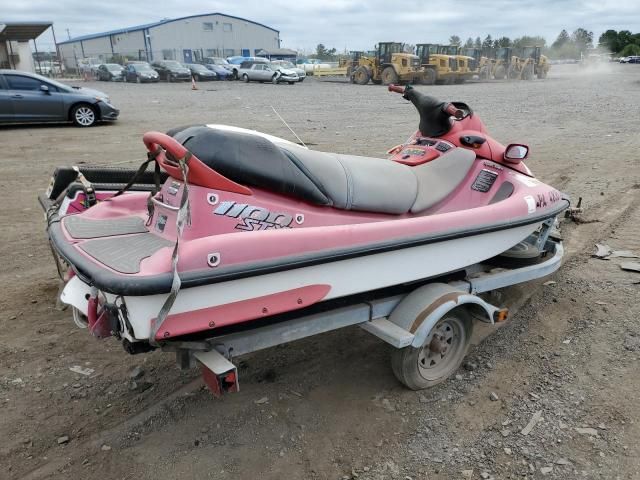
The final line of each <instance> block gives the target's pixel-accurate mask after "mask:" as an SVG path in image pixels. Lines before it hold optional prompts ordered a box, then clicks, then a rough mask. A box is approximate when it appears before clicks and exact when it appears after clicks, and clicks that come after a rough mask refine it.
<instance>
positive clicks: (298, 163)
mask: <svg viewBox="0 0 640 480" xmlns="http://www.w3.org/2000/svg"><path fill="white" fill-rule="evenodd" d="M280 150H282V151H283V152H284V154H285V155H286V156H287V158H288V159H289V160H290V161H291V163H292V164H293V165H294V166H295V167H296V168H297V169H298V170H300V172H302V174H303V175H305V176H306V177H307V178H308V179H309V180H311V183H313V184H314V185H315V187H316V188H317V189H318V190H320V192H321V193H322V194H323V195H324V196H325V198H326V199H327V203H328V204H329V205H333V200H332V199H331V198H330V197H329V194H328V193H327V189H326V188H325V186H324V185H323V184H322V181H321V180H319V179H318V178H316V177H315V176H314V175H313V174H312V173H311V172H310V171H309V169H308V168H307V167H306V166H305V165H304V164H303V163H302V162H301V161H300V159H299V158H298V157H296V156H295V154H294V153H293V152H290V151H289V150H287V149H286V148H283V147H280Z"/></svg>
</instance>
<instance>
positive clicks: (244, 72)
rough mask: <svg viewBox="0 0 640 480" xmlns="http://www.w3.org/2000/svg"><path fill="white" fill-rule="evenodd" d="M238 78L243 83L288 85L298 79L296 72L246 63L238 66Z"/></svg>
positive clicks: (256, 63)
mask: <svg viewBox="0 0 640 480" xmlns="http://www.w3.org/2000/svg"><path fill="white" fill-rule="evenodd" d="M238 78H240V79H242V81H243V82H245V83H248V82H251V81H254V82H261V83H263V82H271V83H274V84H276V83H281V82H287V83H288V84H289V85H293V84H294V83H296V82H297V81H298V80H299V78H298V75H297V74H296V72H294V71H292V70H287V69H282V68H281V69H278V68H274V67H272V66H271V64H270V63H265V62H256V61H247V62H242V63H241V64H240V68H238Z"/></svg>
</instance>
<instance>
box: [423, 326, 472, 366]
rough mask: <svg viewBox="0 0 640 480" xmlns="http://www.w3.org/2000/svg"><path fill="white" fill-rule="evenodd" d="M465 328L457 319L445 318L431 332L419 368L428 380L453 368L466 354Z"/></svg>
mask: <svg viewBox="0 0 640 480" xmlns="http://www.w3.org/2000/svg"><path fill="white" fill-rule="evenodd" d="M465 341H466V340H465V334H464V326H463V324H462V323H461V322H460V321H459V320H458V319H457V318H443V319H442V320H440V321H439V322H438V323H437V324H436V325H435V326H434V327H433V329H432V330H431V333H430V334H429V337H427V340H426V342H425V343H424V346H423V347H422V351H421V352H420V355H419V356H418V368H419V370H420V371H421V372H422V375H424V376H425V377H426V378H430V377H432V376H437V375H440V374H442V373H443V372H445V371H447V370H449V369H450V368H452V365H453V364H454V363H457V362H458V360H459V359H458V357H459V356H460V355H461V354H464V346H465Z"/></svg>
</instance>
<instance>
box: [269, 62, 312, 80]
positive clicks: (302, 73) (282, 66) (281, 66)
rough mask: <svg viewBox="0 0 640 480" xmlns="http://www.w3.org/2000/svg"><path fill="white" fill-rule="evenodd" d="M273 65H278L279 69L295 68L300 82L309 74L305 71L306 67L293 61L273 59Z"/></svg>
mask: <svg viewBox="0 0 640 480" xmlns="http://www.w3.org/2000/svg"><path fill="white" fill-rule="evenodd" d="M271 65H272V66H275V67H277V68H278V70H282V69H285V70H293V71H294V72H295V73H296V75H298V81H299V82H302V81H304V79H305V78H307V74H306V73H305V71H304V69H302V68H298V67H296V66H295V65H294V64H293V63H291V62H289V61H287V60H273V61H272V62H271Z"/></svg>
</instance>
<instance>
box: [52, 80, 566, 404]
mask: <svg viewBox="0 0 640 480" xmlns="http://www.w3.org/2000/svg"><path fill="white" fill-rule="evenodd" d="M389 89H390V90H392V91H396V92H399V93H402V94H403V96H404V98H406V99H408V100H410V101H411V102H412V103H413V104H414V105H415V107H416V109H417V110H418V112H419V114H420V124H419V130H418V131H417V132H416V133H415V134H414V135H412V136H411V137H410V138H409V140H408V141H407V142H405V143H403V144H401V145H398V146H397V147H395V148H393V149H391V150H390V151H389V153H390V157H389V158H370V157H363V156H356V155H344V154H337V153H330V152H320V151H314V150H309V149H307V148H306V147H304V146H300V145H298V144H295V143H292V142H289V141H287V140H284V139H279V138H276V137H272V136H269V135H266V134H262V133H259V132H254V131H250V130H245V129H241V128H237V127H225V126H216V125H209V126H190V127H184V128H179V129H175V130H173V131H170V132H168V134H163V133H159V132H148V133H146V134H145V135H144V137H143V141H144V144H145V146H146V148H147V150H148V160H147V162H145V163H144V164H143V166H142V167H141V168H140V169H139V170H138V171H137V172H135V173H134V172H128V173H127V172H122V171H117V170H109V169H107V170H105V169H102V170H95V169H94V170H92V169H84V170H81V169H77V168H74V169H59V171H58V172H57V174H56V175H55V177H54V179H53V180H52V184H51V187H50V190H49V192H48V195H46V196H44V197H43V198H42V199H41V203H42V204H43V206H44V207H45V209H46V211H47V218H48V229H47V231H48V235H49V239H50V242H51V245H52V248H53V251H54V253H55V257H56V261H57V265H58V268H59V272H60V274H61V276H62V278H63V279H64V282H65V285H64V288H63V290H62V293H61V296H60V300H61V301H62V302H63V303H64V304H67V305H69V306H71V307H72V310H73V313H74V319H75V320H76V323H78V324H79V325H80V326H86V327H88V328H89V330H90V331H91V332H92V334H93V335H95V336H97V337H107V336H111V335H113V336H116V337H117V338H118V339H121V340H122V341H123V344H124V346H125V349H126V350H127V351H129V352H130V353H140V352H145V351H149V350H151V349H154V348H164V349H168V350H175V351H178V352H179V355H182V357H180V358H182V361H181V362H182V364H183V365H187V364H191V363H193V359H194V358H196V359H198V360H199V361H200V362H201V363H202V364H203V365H205V366H208V368H209V370H207V371H209V372H214V373H213V374H211V375H210V378H209V380H211V381H210V382H208V383H209V384H210V386H211V387H212V389H213V390H214V391H218V392H220V391H225V390H233V389H237V374H236V372H235V370H234V368H232V365H231V366H229V365H230V364H225V363H224V362H227V363H229V362H228V361H229V360H230V359H231V357H232V356H237V355H240V354H242V353H246V352H248V351H253V350H255V349H257V348H264V347H265V346H270V345H275V344H277V343H282V342H283V341H289V340H292V339H295V338H302V336H307V335H310V334H315V333H321V332H323V331H327V330H330V329H333V328H339V327H340V326H345V325H348V324H362V326H363V327H364V328H367V329H368V330H369V331H371V332H372V333H375V334H377V335H378V336H379V337H380V338H383V339H385V340H386V341H388V342H389V343H392V344H393V345H394V346H396V347H398V349H399V351H400V352H405V353H403V354H402V359H399V360H396V361H395V363H394V371H396V374H397V375H398V377H399V378H400V379H401V380H402V381H403V383H405V384H406V385H407V386H409V387H411V388H423V387H425V386H429V385H432V384H434V383H437V382H438V381H441V380H442V379H444V378H446V377H447V376H448V375H449V374H450V373H451V372H452V371H454V370H455V368H457V366H458V365H459V363H460V362H461V361H462V358H463V357H464V353H465V352H466V345H467V343H468V337H469V336H470V326H469V325H470V323H471V322H472V320H471V315H470V314H469V312H467V313H464V312H463V313H459V316H462V317H463V318H462V320H461V319H460V318H458V319H457V323H456V322H455V321H454V322H453V323H446V322H445V323H444V324H443V323H442V321H444V320H446V319H447V318H449V319H451V318H454V320H455V316H454V317H451V316H449V317H447V316H446V315H445V314H446V313H447V312H452V311H457V312H462V311H463V310H464V308H461V306H464V305H465V304H472V305H473V306H474V308H476V307H477V308H479V309H480V311H481V312H483V313H484V317H485V319H484V320H483V321H487V322H490V323H493V322H495V321H499V320H503V319H504V317H505V316H506V313H505V312H506V310H505V309H502V308H498V307H495V306H493V305H490V304H488V303H486V302H485V301H484V300H482V299H481V298H480V297H478V296H477V295H475V294H476V293H479V292H481V291H486V290H489V289H491V288H499V287H501V286H505V285H507V284H512V283H517V282H519V281H525V280H529V279H531V278H536V277H539V276H542V275H546V274H548V273H550V272H551V271H553V270H554V269H555V268H557V267H558V265H559V258H560V257H561V254H562V252H561V249H558V248H557V246H558V245H555V246H554V245H551V244H550V243H549V242H551V240H550V239H549V233H550V230H551V229H552V227H553V221H554V219H555V217H556V216H557V215H558V214H559V213H561V212H562V211H563V210H565V209H566V208H567V207H568V206H569V201H568V199H567V198H566V196H564V195H563V194H562V193H560V192H558V191H557V190H556V189H554V188H553V187H550V186H548V185H546V184H544V183H542V182H541V181H539V180H537V179H536V178H535V177H534V176H533V174H532V173H531V172H530V170H529V169H528V168H527V167H526V166H525V164H524V163H523V160H525V159H526V158H527V156H528V151H529V149H528V147H527V146H526V145H523V144H511V145H509V146H507V147H505V146H503V145H501V144H500V143H498V142H497V141H496V140H494V139H492V138H491V137H490V136H489V135H488V134H487V132H486V129H485V127H484V125H483V123H482V121H481V120H480V118H479V117H478V116H477V115H476V114H475V113H474V112H473V111H472V110H471V109H470V108H469V107H468V106H467V105H466V104H462V103H453V104H449V103H442V102H439V101H437V100H436V99H434V98H433V97H429V96H426V95H424V94H422V93H421V92H419V91H418V90H415V89H413V88H412V87H411V86H407V87H397V86H391V87H390V88H389ZM148 165H154V169H153V170H154V171H147V170H146V167H147V166H148ZM550 245H551V247H550ZM514 251H515V254H516V255H515V256H517V254H518V252H521V251H525V252H529V253H531V252H533V254H530V255H528V257H527V255H525V257H527V258H528V260H529V261H528V262H527V263H529V264H531V265H528V266H523V265H519V267H520V268H518V269H516V271H517V272H520V273H519V276H518V277H517V278H515V277H509V280H505V278H506V277H505V276H504V273H505V272H504V269H502V274H503V275H502V277H499V280H498V281H494V282H493V283H491V282H489V283H487V279H489V280H490V279H491V278H494V277H491V276H487V275H484V276H482V275H479V274H478V273H479V272H480V271H481V270H483V269H484V270H486V272H489V271H491V272H496V270H495V268H494V267H495V263H492V262H493V261H494V260H496V259H500V258H505V257H508V254H509V252H514ZM549 252H551V253H552V254H554V255H552V256H548V258H547V259H549V258H550V259H552V260H553V261H552V262H551V263H549V262H546V263H545V261H544V259H545V256H547V253H549ZM558 255H559V256H558ZM479 265H482V266H483V267H482V268H480V267H478V266H479ZM486 265H490V266H489V267H485V266H486ZM536 265H537V266H536ZM545 265H546V266H545ZM523 269H524V270H523ZM486 272H485V273H486ZM522 272H527V273H525V274H523V273H522ZM472 278H475V279H476V280H473V281H475V282H476V283H475V284H474V283H473V281H472V280H471V279H472ZM496 278H497V277H496ZM480 279H482V280H480ZM481 281H482V282H485V283H483V284H482V285H481V284H480V283H479V282H481ZM460 282H463V283H460ZM464 282H466V283H464ZM473 285H475V287H474V286H473ZM483 285H484V286H483ZM490 287H491V288H490ZM425 289H426V290H425ZM412 292H413V293H412ZM416 292H421V293H420V294H419V295H418V294H416ZM407 302H408V304H407ZM376 305H377V306H378V308H377V310H376ZM407 305H408V306H407ZM443 306H444V307H443ZM350 309H355V310H354V311H357V312H360V313H358V314H353V315H352V314H349V315H347V314H345V313H344V312H351V310H350ZM471 310H473V309H471ZM394 311H395V317H394ZM398 312H400V313H398ZM471 313H473V312H471ZM360 314H362V316H360ZM343 317H344V318H343ZM347 317H348V318H349V319H348V320H346V318H347ZM474 317H478V315H477V312H476V313H475V314H474ZM447 321H449V322H451V321H452V320H447ZM301 322H302V323H301ZM305 322H306V323H305ZM301 325H304V328H302V327H301ZM443 325H444V327H443ZM456 325H457V326H456ZM248 338H250V340H247V339H248ZM225 339H227V340H226V342H225ZM234 342H235V343H234ZM247 342H248V343H247ZM454 344H455V345H458V346H457V347H456V348H454ZM221 345H222V347H221ZM460 345H462V346H460ZM407 349H409V350H407ZM407 352H408V353H407ZM416 352H418V353H416ZM452 352H453V353H452ZM447 355H449V360H448V361H447V362H444V360H443V359H444V358H445V357H447ZM414 357H415V358H414ZM436 357H437V359H438V361H437V362H436V363H434V364H433V365H431V363H430V362H431V360H430V359H431V358H433V359H435V358H436ZM425 362H426V363H425ZM445 363H446V365H445ZM220 365H224V366H223V367H221V366H220ZM425 365H426V366H425ZM438 365H440V367H438ZM421 368H422V370H421ZM429 368H435V370H431V371H427V370H428V369H429ZM406 369H409V370H406ZM425 369H427V370H425ZM405 370H406V371H405ZM416 372H417V373H416ZM425 372H426V373H425Z"/></svg>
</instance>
